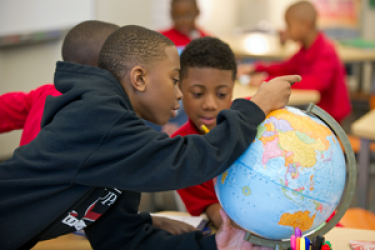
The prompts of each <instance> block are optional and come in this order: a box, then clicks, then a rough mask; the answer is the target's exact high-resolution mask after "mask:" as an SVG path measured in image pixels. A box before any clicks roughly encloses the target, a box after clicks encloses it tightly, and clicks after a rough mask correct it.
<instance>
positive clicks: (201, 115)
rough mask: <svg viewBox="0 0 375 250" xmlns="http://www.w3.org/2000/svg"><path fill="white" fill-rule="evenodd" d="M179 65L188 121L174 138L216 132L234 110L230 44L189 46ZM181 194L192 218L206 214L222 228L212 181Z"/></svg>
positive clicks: (215, 41) (211, 42)
mask: <svg viewBox="0 0 375 250" xmlns="http://www.w3.org/2000/svg"><path fill="white" fill-rule="evenodd" d="M180 62H181V79H180V81H181V82H180V86H181V92H182V94H183V95H184V98H183V104H184V107H185V112H186V114H187V115H188V117H189V120H188V122H187V123H185V124H184V125H183V126H181V128H180V129H178V130H177V131H176V132H175V133H174V134H173V135H172V137H176V136H178V135H181V136H186V135H191V134H198V135H204V134H205V132H204V131H203V130H202V129H201V126H202V125H205V126H206V127H207V128H208V129H209V130H211V129H213V128H214V127H215V126H216V119H217V116H218V114H219V112H220V111H222V110H225V109H229V108H230V106H231V102H232V93H233V88H234V80H235V77H236V59H235V57H234V54H233V52H232V50H231V49H230V47H229V46H228V45H227V44H225V43H223V42H222V41H220V40H219V39H217V38H211V37H205V38H200V39H197V40H194V41H192V42H191V43H190V44H189V45H188V46H186V48H185V50H184V51H183V52H182V54H181V60H180ZM178 193H179V195H180V196H181V199H182V201H183V202H184V204H185V206H186V209H187V210H188V212H189V213H190V214H191V215H194V216H199V215H200V214H202V213H206V215H207V217H208V218H209V219H210V221H211V222H213V224H214V225H215V226H216V227H217V228H219V227H220V226H221V224H222V219H221V216H220V208H221V206H220V204H219V201H218V199H217V197H216V193H215V189H214V184H213V181H212V180H209V181H206V182H204V183H202V184H199V185H196V186H191V187H187V188H184V189H180V190H178Z"/></svg>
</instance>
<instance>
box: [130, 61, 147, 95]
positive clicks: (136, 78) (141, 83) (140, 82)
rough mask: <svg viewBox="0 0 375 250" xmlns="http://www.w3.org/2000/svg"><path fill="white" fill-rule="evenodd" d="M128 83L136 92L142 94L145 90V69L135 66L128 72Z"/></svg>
mask: <svg viewBox="0 0 375 250" xmlns="http://www.w3.org/2000/svg"><path fill="white" fill-rule="evenodd" d="M130 82H131V85H132V86H133V88H134V89H135V90H137V91H140V92H144V91H145V90H146V69H145V68H143V67H142V66H135V67H134V68H132V69H131V71H130Z"/></svg>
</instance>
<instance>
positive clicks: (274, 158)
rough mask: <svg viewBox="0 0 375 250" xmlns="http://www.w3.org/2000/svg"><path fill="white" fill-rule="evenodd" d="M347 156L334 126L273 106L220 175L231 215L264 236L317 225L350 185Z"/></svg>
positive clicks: (218, 184) (218, 183)
mask: <svg viewBox="0 0 375 250" xmlns="http://www.w3.org/2000/svg"><path fill="white" fill-rule="evenodd" d="M345 176H346V170H345V157H344V154H343V151H342V149H341V146H340V143H339V141H338V140H337V138H336V136H335V135H334V133H333V132H332V131H331V130H330V128H329V127H328V126H327V125H325V124H324V123H323V122H322V121H321V120H319V119H318V118H316V117H314V116H310V115H307V114H306V113H305V112H304V111H301V110H299V109H297V108H293V107H288V106H287V107H285V108H284V109H280V110H275V111H272V112H271V113H270V114H269V115H268V116H267V117H266V119H265V120H264V121H263V122H262V123H261V124H260V125H259V126H258V132H257V135H256V138H255V140H254V141H253V143H252V144H251V145H250V146H249V148H248V149H247V150H246V151H245V152H244V153H243V154H242V156H240V157H239V158H238V159H237V160H236V161H235V162H234V163H233V164H232V166H231V167H230V168H229V169H228V170H227V171H225V172H224V173H222V174H221V175H219V176H218V177H216V178H215V179H214V183H215V192H216V195H217V197H218V199H219V202H220V204H221V206H222V207H223V209H224V211H225V212H226V213H227V214H228V216H229V217H230V218H231V219H232V220H233V221H234V222H235V223H237V224H238V225H239V226H241V227H242V228H244V229H246V230H248V231H250V232H251V233H253V234H256V235H258V236H261V237H264V238H267V239H271V240H282V239H288V238H289V237H290V236H291V235H292V234H294V230H295V228H296V227H298V228H300V229H301V230H302V232H303V233H304V234H308V233H310V232H312V231H313V230H315V229H317V228H318V227H319V226H320V225H322V223H324V222H325V220H326V219H327V218H328V217H329V216H330V215H331V214H332V212H333V211H334V210H335V208H336V207H337V205H338V203H339V201H340V198H341V195H342V193H343V191H344V187H345Z"/></svg>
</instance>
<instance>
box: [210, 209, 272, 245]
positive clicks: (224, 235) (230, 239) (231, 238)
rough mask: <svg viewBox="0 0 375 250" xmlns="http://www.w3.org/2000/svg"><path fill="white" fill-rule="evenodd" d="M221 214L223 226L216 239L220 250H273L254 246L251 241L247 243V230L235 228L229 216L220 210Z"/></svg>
mask: <svg viewBox="0 0 375 250" xmlns="http://www.w3.org/2000/svg"><path fill="white" fill-rule="evenodd" d="M220 214H221V218H222V219H223V224H222V225H221V227H220V229H219V231H217V233H216V238H215V239H216V246H217V249H218V250H227V249H228V250H229V249H239V250H271V248H269V247H261V246H257V245H254V244H253V243H251V242H249V241H245V240H244V238H245V234H246V232H245V230H242V229H237V228H234V227H233V226H232V225H231V223H230V219H229V217H228V215H227V214H226V213H225V212H224V210H223V209H220Z"/></svg>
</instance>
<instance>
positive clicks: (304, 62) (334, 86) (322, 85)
mask: <svg viewBox="0 0 375 250" xmlns="http://www.w3.org/2000/svg"><path fill="white" fill-rule="evenodd" d="M256 70H257V71H264V72H267V73H268V74H269V76H270V77H269V78H273V77H276V76H281V75H292V74H297V75H300V76H301V77H302V81H301V82H299V83H295V84H294V85H293V87H292V88H293V89H313V90H318V91H319V92H320V101H319V103H317V105H318V106H319V107H321V108H322V109H324V110H325V111H327V112H328V113H329V114H330V115H331V116H332V117H333V118H335V119H336V120H337V121H338V122H340V121H341V120H342V119H343V118H344V117H345V116H347V115H348V114H349V113H350V111H351V104H350V100H349V94H348V89H347V87H346V84H345V69H344V67H343V64H342V63H341V61H340V59H339V57H338V56H337V54H336V51H335V47H334V46H333V45H332V44H331V42H330V41H329V40H328V39H327V38H326V37H325V36H324V35H323V34H322V33H319V35H318V36H317V38H316V40H315V42H314V43H313V45H312V46H311V47H310V48H309V49H304V48H301V49H300V50H299V51H298V52H297V53H296V54H295V55H294V56H292V58H290V59H289V60H288V61H286V62H282V63H278V64H271V65H265V64H260V63H258V64H256Z"/></svg>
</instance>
